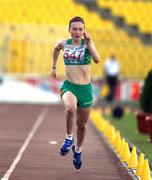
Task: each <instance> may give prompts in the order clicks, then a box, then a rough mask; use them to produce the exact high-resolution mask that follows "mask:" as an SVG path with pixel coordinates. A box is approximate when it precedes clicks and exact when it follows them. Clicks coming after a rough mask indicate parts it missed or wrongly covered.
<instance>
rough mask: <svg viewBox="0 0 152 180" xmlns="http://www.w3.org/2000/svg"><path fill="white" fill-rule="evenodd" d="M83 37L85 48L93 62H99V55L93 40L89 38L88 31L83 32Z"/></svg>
mask: <svg viewBox="0 0 152 180" xmlns="http://www.w3.org/2000/svg"><path fill="white" fill-rule="evenodd" d="M84 39H85V42H86V45H87V48H88V50H89V52H90V54H91V57H92V58H93V60H94V62H95V63H99V62H100V57H99V54H98V53H97V51H96V48H95V45H94V43H93V41H92V40H91V38H90V36H89V34H88V33H86V32H85V33H84Z"/></svg>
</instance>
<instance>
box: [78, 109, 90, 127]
mask: <svg viewBox="0 0 152 180" xmlns="http://www.w3.org/2000/svg"><path fill="white" fill-rule="evenodd" d="M90 110H91V108H77V122H78V123H81V124H86V123H87V122H88V119H89V115H90Z"/></svg>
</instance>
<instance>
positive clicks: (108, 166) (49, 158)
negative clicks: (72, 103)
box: [0, 105, 132, 180]
mask: <svg viewBox="0 0 152 180" xmlns="http://www.w3.org/2000/svg"><path fill="white" fill-rule="evenodd" d="M26 108H27V107H24V110H25V111H26V110H27V109H26ZM32 108H33V109H32ZM41 108H42V107H41ZM41 108H40V107H38V108H35V107H34V106H31V108H29V109H31V111H32V112H33V111H34V109H35V110H36V112H37V111H38V109H39V111H40V110H41ZM48 108H49V109H48V113H47V116H46V117H45V120H44V121H43V122H42V124H41V125H40V127H39V129H38V130H37V132H36V134H35V135H34V137H33V139H32V140H31V142H30V143H29V145H28V147H27V149H26V151H25V152H24V154H23V156H22V158H21V160H20V161H19V163H18V165H17V166H16V168H15V171H13V173H12V174H11V176H10V180H60V179H67V180H71V179H72V180H122V179H123V180H131V179H132V178H131V177H130V175H129V174H128V172H127V171H126V170H125V169H124V168H123V167H122V166H121V163H120V162H119V160H118V159H117V158H116V157H115V155H114V153H112V152H111V150H110V148H108V147H107V145H106V143H104V142H103V141H102V140H101V139H100V137H99V136H97V134H96V133H95V131H94V129H93V128H92V126H91V125H90V124H89V125H88V132H87V136H86V139H85V143H84V147H83V159H84V161H83V166H82V169H80V170H76V169H75V168H74V167H73V164H72V153H71V152H70V153H69V154H68V155H67V156H66V157H62V156H60V155H59V152H58V150H59V148H60V145H61V143H62V142H63V139H64V136H65V117H64V109H63V107H62V106H53V105H52V106H51V105H50V106H49V105H48ZM36 112H35V114H36ZM33 114H34V113H33ZM33 118H34V116H33ZM24 121H26V123H27V124H29V123H30V121H27V120H26V118H25V119H24ZM31 121H32V120H31ZM33 122H34V120H33ZM32 124H33V123H30V127H31V125H32ZM26 126H28V125H26ZM26 129H27V128H26ZM28 132H29V131H28ZM20 135H22V133H21V132H20ZM14 138H15V137H14ZM16 138H17V136H16ZM50 141H57V144H50V143H49V142H50ZM0 160H1V158H0ZM9 162H10V161H9ZM0 168H1V165H0Z"/></svg>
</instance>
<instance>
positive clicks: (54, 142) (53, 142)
mask: <svg viewBox="0 0 152 180" xmlns="http://www.w3.org/2000/svg"><path fill="white" fill-rule="evenodd" d="M57 143H58V142H57V141H49V144H57Z"/></svg>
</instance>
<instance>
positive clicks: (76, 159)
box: [72, 145, 82, 169]
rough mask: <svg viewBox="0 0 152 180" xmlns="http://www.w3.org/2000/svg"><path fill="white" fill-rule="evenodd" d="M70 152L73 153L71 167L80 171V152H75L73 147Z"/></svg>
mask: <svg viewBox="0 0 152 180" xmlns="http://www.w3.org/2000/svg"><path fill="white" fill-rule="evenodd" d="M72 151H73V158H74V159H73V165H74V167H75V168H76V169H80V168H81V165H82V160H81V152H80V153H77V152H75V145H73V146H72Z"/></svg>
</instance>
